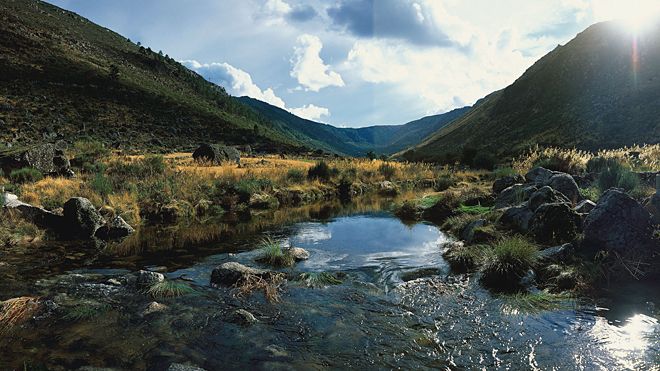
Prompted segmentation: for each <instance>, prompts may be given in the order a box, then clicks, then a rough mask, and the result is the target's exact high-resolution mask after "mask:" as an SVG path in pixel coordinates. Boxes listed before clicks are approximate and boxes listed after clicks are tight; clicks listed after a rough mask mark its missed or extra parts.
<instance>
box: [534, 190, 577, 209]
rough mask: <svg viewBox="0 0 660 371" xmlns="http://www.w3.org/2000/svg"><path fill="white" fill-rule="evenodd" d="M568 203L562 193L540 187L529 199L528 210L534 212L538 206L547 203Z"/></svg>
mask: <svg viewBox="0 0 660 371" xmlns="http://www.w3.org/2000/svg"><path fill="white" fill-rule="evenodd" d="M557 202H561V203H569V202H570V200H569V199H568V198H567V197H566V196H564V194H563V193H561V192H558V191H556V190H554V189H552V188H551V187H549V186H544V187H541V188H540V189H539V190H538V191H536V192H534V193H532V195H531V197H530V198H529V209H530V210H532V211H535V210H536V209H538V207H539V206H541V205H543V204H549V203H557Z"/></svg>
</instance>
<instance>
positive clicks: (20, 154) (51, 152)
mask: <svg viewBox="0 0 660 371" xmlns="http://www.w3.org/2000/svg"><path fill="white" fill-rule="evenodd" d="M0 167H1V168H2V169H3V170H4V171H5V172H10V171H11V170H15V169H20V168H25V167H29V168H34V169H37V170H39V171H40V172H42V173H43V174H52V175H62V176H70V175H71V174H73V171H72V170H71V168H70V167H71V165H70V163H69V160H68V159H67V158H66V156H65V155H64V152H63V151H62V150H59V149H57V148H56V146H55V145H54V144H50V143H46V144H41V145H36V146H32V147H29V148H26V149H24V150H20V151H12V152H11V154H5V155H3V156H0Z"/></svg>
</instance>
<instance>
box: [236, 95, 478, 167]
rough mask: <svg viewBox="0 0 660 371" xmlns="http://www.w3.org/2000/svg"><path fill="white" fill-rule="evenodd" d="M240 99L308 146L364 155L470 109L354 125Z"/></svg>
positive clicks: (423, 133) (397, 147) (404, 143)
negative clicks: (397, 121) (337, 124)
mask: <svg viewBox="0 0 660 371" xmlns="http://www.w3.org/2000/svg"><path fill="white" fill-rule="evenodd" d="M239 100H240V101H241V102H243V103H245V104H246V105H248V106H250V107H252V108H253V109H255V110H256V111H257V112H258V113H259V114H261V115H262V116H263V117H264V118H265V119H267V120H270V121H271V123H272V125H273V127H274V128H275V129H276V130H278V131H281V132H285V133H288V135H290V136H291V137H293V138H295V139H296V140H297V141H299V142H301V143H303V144H305V145H307V146H309V147H313V148H320V149H323V150H326V151H329V152H335V153H339V154H343V155H349V156H363V155H364V154H366V153H367V152H369V151H374V152H375V153H377V154H385V155H390V154H393V153H395V152H398V151H401V150H403V149H405V148H408V147H410V146H413V145H415V144H417V143H419V142H421V141H422V140H424V138H426V137H427V136H428V135H430V134H431V133H434V132H435V131H437V130H438V129H440V128H442V127H443V126H445V125H447V124H448V123H450V122H452V121H454V120H456V119H458V118H459V117H461V116H462V115H463V114H464V113H465V112H467V111H468V110H469V107H464V108H459V109H455V110H453V111H450V112H447V113H443V114H440V115H434V116H428V117H424V118H422V119H419V120H416V121H412V122H409V123H407V124H403V125H389V126H388V125H382V126H369V127H364V128H357V129H353V128H338V127H335V126H332V125H328V124H322V123H318V122H314V121H310V120H306V119H303V118H300V117H298V116H296V115H294V114H292V113H290V112H288V111H286V110H283V109H281V108H279V107H275V106H273V105H270V104H268V103H265V102H262V101H259V100H256V99H253V98H250V97H241V98H239Z"/></svg>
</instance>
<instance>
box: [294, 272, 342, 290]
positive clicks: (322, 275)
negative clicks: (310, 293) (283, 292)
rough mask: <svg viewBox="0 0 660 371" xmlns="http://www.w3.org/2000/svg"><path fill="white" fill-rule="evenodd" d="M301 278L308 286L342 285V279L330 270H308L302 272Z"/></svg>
mask: <svg viewBox="0 0 660 371" xmlns="http://www.w3.org/2000/svg"><path fill="white" fill-rule="evenodd" d="M299 280H300V281H302V282H303V283H304V284H305V285H306V286H308V287H315V288H318V287H325V286H330V285H341V284H342V282H343V281H342V280H340V279H338V278H337V277H335V276H334V275H333V274H332V273H328V272H308V273H302V274H300V276H299Z"/></svg>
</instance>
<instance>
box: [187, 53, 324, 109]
mask: <svg viewBox="0 0 660 371" xmlns="http://www.w3.org/2000/svg"><path fill="white" fill-rule="evenodd" d="M181 64H183V65H184V66H186V67H188V68H190V69H191V70H193V71H195V72H197V73H199V74H200V75H202V76H204V78H205V79H207V80H208V81H211V82H212V83H214V84H217V85H220V86H222V87H225V88H226V89H227V91H228V92H229V93H230V94H231V95H235V96H248V97H251V98H254V99H258V100H260V101H263V102H266V103H268V104H271V105H273V106H276V107H279V108H282V109H285V110H287V111H289V112H291V113H293V114H294V115H296V116H299V117H302V118H305V119H308V120H319V119H320V118H321V117H323V116H330V110H329V109H327V108H325V107H318V106H315V105H313V104H308V105H304V106H302V107H299V108H287V107H286V104H285V103H284V100H282V98H280V97H278V96H277V95H276V94H275V91H274V90H273V89H272V88H267V89H265V90H262V89H261V88H260V87H259V86H257V85H256V84H255V83H254V82H253V81H252V76H250V74H249V73H247V72H245V71H243V70H241V69H240V68H236V67H234V66H232V65H230V64H229V63H200V62H198V61H195V60H187V61H181Z"/></svg>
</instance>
